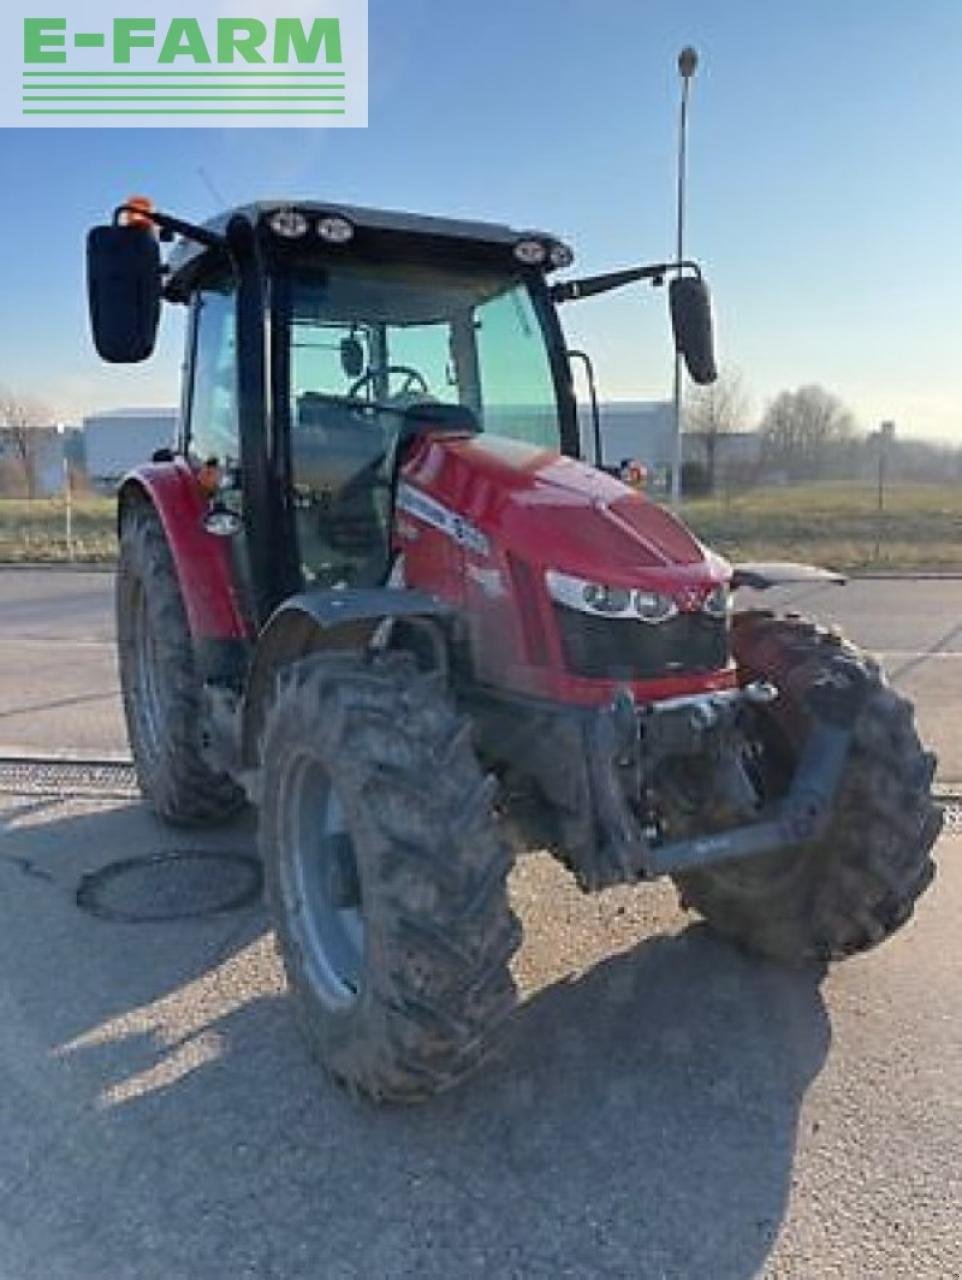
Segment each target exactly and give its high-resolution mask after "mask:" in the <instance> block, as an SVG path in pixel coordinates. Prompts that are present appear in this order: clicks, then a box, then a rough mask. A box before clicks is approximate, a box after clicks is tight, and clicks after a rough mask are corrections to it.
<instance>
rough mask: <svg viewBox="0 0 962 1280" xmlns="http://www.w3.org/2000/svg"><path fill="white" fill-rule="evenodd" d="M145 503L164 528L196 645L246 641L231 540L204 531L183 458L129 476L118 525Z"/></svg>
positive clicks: (199, 498) (198, 496)
mask: <svg viewBox="0 0 962 1280" xmlns="http://www.w3.org/2000/svg"><path fill="white" fill-rule="evenodd" d="M145 500H146V501H148V502H150V503H151V505H152V506H153V508H154V510H155V511H156V512H157V515H158V516H159V518H160V522H161V524H162V525H163V527H164V533H165V535H166V537H167V545H168V546H169V547H170V552H171V555H172V556H173V559H174V568H175V570H176V573H177V581H178V584H179V586H180V594H181V597H182V598H183V601H184V609H185V610H186V613H187V622H188V625H189V627H190V633H191V636H192V637H193V639H194V642H195V644H197V643H199V642H202V641H205V640H246V639H248V638H249V637H250V634H251V629H250V626H249V624H248V622H247V620H246V617H245V611H244V608H243V605H242V602H241V598H240V595H239V593H238V590H237V587H236V584H235V582H234V576H233V571H232V568H231V557H230V546H229V540H228V539H226V538H218V537H215V536H214V535H213V534H210V533H208V532H207V530H206V529H205V528H204V523H203V521H204V513H205V511H206V502H205V499H204V495H203V493H202V492H201V490H200V488H199V486H198V484H197V481H196V479H195V478H194V473H193V472H192V471H191V469H190V467H189V466H188V465H187V463H186V462H185V461H184V459H183V458H176V459H175V460H174V461H173V462H154V463H150V464H148V465H146V466H143V467H138V468H137V469H136V471H131V472H129V473H128V475H127V476H125V477H124V480H123V482H122V483H121V486H120V492H119V496H118V523H119V524H122V523H123V519H124V512H125V511H126V509H127V508H128V507H129V506H130V505H131V504H132V503H135V502H138V501H140V502H143V501H145Z"/></svg>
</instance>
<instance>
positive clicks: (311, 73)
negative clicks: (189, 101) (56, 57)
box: [23, 71, 345, 77]
mask: <svg viewBox="0 0 962 1280" xmlns="http://www.w3.org/2000/svg"><path fill="white" fill-rule="evenodd" d="M23 74H24V76H30V77H36V76H298V77H300V76H343V75H344V74H345V73H344V72H343V71H25V72H24V73H23Z"/></svg>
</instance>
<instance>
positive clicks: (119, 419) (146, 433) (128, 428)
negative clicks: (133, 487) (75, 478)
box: [83, 409, 178, 489]
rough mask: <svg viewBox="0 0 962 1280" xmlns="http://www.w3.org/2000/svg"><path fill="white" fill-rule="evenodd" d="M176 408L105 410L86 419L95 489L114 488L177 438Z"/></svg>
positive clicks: (86, 447)
mask: <svg viewBox="0 0 962 1280" xmlns="http://www.w3.org/2000/svg"><path fill="white" fill-rule="evenodd" d="M177 419H178V413H177V410H176V409H105V410H103V412H101V413H94V414H91V415H90V416H89V417H87V418H84V423H83V442H84V459H85V464H86V469H87V478H88V480H89V481H90V483H91V485H93V486H94V488H100V489H107V488H112V487H113V486H114V485H116V484H117V482H118V481H119V480H120V479H121V477H122V476H123V475H125V474H126V472H128V471H129V470H130V469H131V467H136V466H138V465H139V464H140V463H143V462H149V461H150V458H151V456H152V454H153V453H154V452H155V451H156V450H157V449H163V448H169V447H170V446H172V445H173V443H174V440H175V438H176V435H177Z"/></svg>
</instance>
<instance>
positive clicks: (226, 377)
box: [187, 281, 240, 467]
mask: <svg viewBox="0 0 962 1280" xmlns="http://www.w3.org/2000/svg"><path fill="white" fill-rule="evenodd" d="M194 305H195V306H196V307H197V316H196V322H195V323H196V330H195V341H194V365H193V384H192V390H191V398H190V416H189V424H188V433H187V447H188V452H189V454H190V456H191V458H192V459H194V460H195V461H196V462H199V463H203V462H207V461H209V460H210V459H211V458H216V459H217V461H218V463H219V464H220V465H221V466H222V467H228V466H236V465H237V464H238V462H239V458H240V447H239V436H238V426H237V380H236V352H237V316H236V307H235V294H234V285H233V281H229V282H224V283H223V284H219V285H210V286H208V287H206V288H204V289H202V290H201V291H200V293H199V294H198V295H197V301H196V303H195V304H194Z"/></svg>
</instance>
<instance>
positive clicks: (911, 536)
mask: <svg viewBox="0 0 962 1280" xmlns="http://www.w3.org/2000/svg"><path fill="white" fill-rule="evenodd" d="M685 519H686V521H687V522H688V523H689V524H690V526H691V527H692V528H693V529H694V530H695V532H696V533H697V534H698V536H699V537H700V538H701V539H702V540H703V541H704V542H707V543H709V544H710V545H711V546H713V547H714V548H715V549H716V550H718V551H721V552H722V554H724V555H726V556H728V557H729V558H730V559H734V560H763V559H777V560H805V561H811V562H813V563H816V564H822V565H825V566H827V567H828V568H832V569H844V570H858V569H862V570H872V569H874V570H878V571H883V572H884V571H885V570H902V569H920V570H923V569H930V570H943V571H948V570H962V484H955V485H934V484H900V485H892V486H890V487H889V488H888V489H887V490H886V493H885V509H884V511H882V512H881V513H880V512H879V511H878V495H877V492H876V490H875V487H874V486H872V485H867V484H863V485H856V484H845V483H839V484H820V485H807V486H803V487H799V488H791V489H787V488H786V489H757V490H753V491H750V492H747V493H745V494H741V495H738V496H736V497H732V498H731V499H730V500H726V499H723V498H711V499H698V500H692V501H689V502H687V503H686V504H685Z"/></svg>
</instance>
